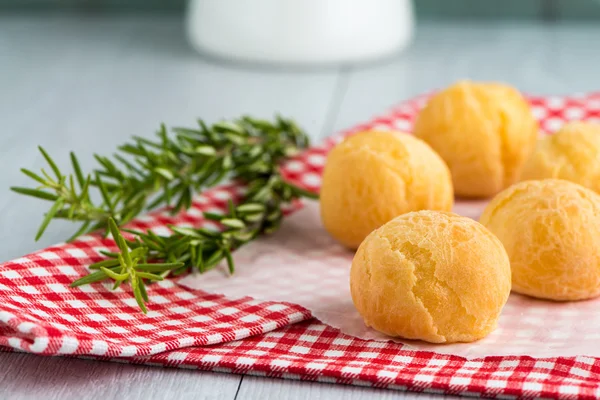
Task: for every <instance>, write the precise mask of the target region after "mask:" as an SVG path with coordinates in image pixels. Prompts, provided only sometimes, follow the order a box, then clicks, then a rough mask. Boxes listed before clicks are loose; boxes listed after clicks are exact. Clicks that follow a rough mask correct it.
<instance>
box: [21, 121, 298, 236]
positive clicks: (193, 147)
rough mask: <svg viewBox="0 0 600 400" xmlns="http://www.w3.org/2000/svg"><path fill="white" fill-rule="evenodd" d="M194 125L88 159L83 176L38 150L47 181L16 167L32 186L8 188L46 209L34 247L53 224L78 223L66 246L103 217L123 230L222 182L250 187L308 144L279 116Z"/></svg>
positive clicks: (77, 167) (181, 205) (100, 223)
mask: <svg viewBox="0 0 600 400" xmlns="http://www.w3.org/2000/svg"><path fill="white" fill-rule="evenodd" d="M198 125H199V127H198V128H196V129H187V128H174V129H173V133H174V134H173V135H169V134H168V133H167V129H166V127H165V126H164V125H162V126H161V128H160V130H159V131H158V133H157V140H154V141H152V140H149V139H146V138H141V137H135V138H134V140H133V142H131V143H126V144H124V145H122V146H120V147H119V151H118V152H117V153H116V154H115V155H114V156H113V157H112V159H111V158H109V157H104V156H100V155H95V156H94V157H95V158H96V160H97V162H98V164H99V166H98V167H97V168H96V169H94V170H93V171H92V172H91V173H89V174H87V175H85V174H84V173H83V172H82V169H81V166H80V164H79V161H78V159H77V157H76V156H75V154H73V153H71V164H72V168H73V173H71V174H68V175H67V174H64V173H63V172H62V171H61V170H60V169H59V168H58V167H57V165H56V163H55V162H54V160H53V159H52V158H51V157H50V156H49V155H48V153H47V152H46V151H45V150H44V149H43V148H42V147H40V148H39V149H40V152H41V153H42V155H43V156H44V158H45V159H46V162H47V163H48V166H49V167H50V169H51V170H52V172H53V175H54V176H51V175H50V174H48V173H47V172H46V171H45V170H44V169H42V171H41V174H36V173H34V172H32V171H30V170H28V169H25V168H23V169H22V170H21V171H22V172H23V173H24V174H25V175H27V176H28V177H29V178H31V179H33V180H34V181H36V182H37V183H38V184H39V186H38V187H37V188H25V187H12V188H11V189H12V190H13V191H15V192H17V193H21V194H24V195H28V196H33V197H37V198H40V199H43V200H48V201H51V202H53V204H52V206H51V208H50V210H49V211H48V213H47V214H46V216H45V218H44V220H43V222H42V224H41V226H40V228H39V230H38V233H37V235H36V240H38V239H39V238H40V237H41V236H42V235H43V233H44V231H45V230H46V228H47V226H48V224H49V223H50V221H51V220H52V219H56V218H62V219H68V220H71V221H80V222H81V226H80V227H79V229H78V230H77V232H75V234H74V235H73V237H72V238H71V239H74V238H76V237H77V236H79V235H82V234H85V233H88V232H91V231H94V230H97V229H100V228H104V229H107V228H108V220H109V218H112V219H114V220H115V222H116V223H117V224H118V225H123V224H125V223H127V222H129V221H131V220H132V219H133V218H135V217H136V216H138V215H140V213H142V212H144V211H147V210H151V209H155V208H157V207H160V206H165V205H170V206H173V208H172V212H173V213H176V212H177V211H179V210H181V209H186V208H189V207H190V205H191V202H192V195H193V194H194V193H197V192H200V191H201V190H202V189H206V188H209V187H212V186H215V185H216V184H218V183H219V182H222V181H223V180H224V179H226V178H234V179H240V180H242V181H245V182H252V181H254V180H255V179H256V178H259V177H263V176H265V175H271V174H273V173H274V167H276V166H277V165H278V164H279V163H280V162H281V161H282V160H283V158H285V157H287V156H290V155H293V154H295V153H297V152H298V151H299V150H300V149H302V148H305V147H306V146H307V145H308V138H307V136H306V134H305V133H304V132H303V131H302V130H301V129H299V128H298V127H297V125H296V124H295V123H294V122H293V121H291V120H286V119H283V118H280V117H277V118H276V120H275V121H274V122H269V121H263V120H258V119H254V118H250V117H242V118H240V119H238V120H235V121H233V122H227V121H225V122H219V123H216V124H213V125H212V126H210V127H208V126H207V125H206V124H205V123H204V122H202V121H198ZM275 169H276V168H275ZM92 190H95V191H97V192H98V193H99V195H100V196H99V197H100V198H101V201H100V202H99V203H98V202H94V201H92V196H91V194H90V192H91V191H92ZM107 232H108V231H107Z"/></svg>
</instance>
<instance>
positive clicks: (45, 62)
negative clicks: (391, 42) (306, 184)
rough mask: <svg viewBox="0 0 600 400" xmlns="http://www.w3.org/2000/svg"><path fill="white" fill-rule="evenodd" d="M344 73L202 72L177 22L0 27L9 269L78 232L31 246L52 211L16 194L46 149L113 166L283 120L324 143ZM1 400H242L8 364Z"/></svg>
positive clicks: (29, 362)
mask: <svg viewBox="0 0 600 400" xmlns="http://www.w3.org/2000/svg"><path fill="white" fill-rule="evenodd" d="M337 76H338V71H337V70H336V69H331V70H325V71H320V72H319V71H308V72H306V71H283V70H264V69H257V68H252V67H244V66H239V65H223V64H218V63H215V62H213V61H206V60H203V59H202V58H201V57H200V56H198V55H196V54H194V53H193V52H192V51H191V50H189V48H188V46H187V44H186V43H185V40H184V38H183V29H182V26H181V21H179V20H178V19H176V18H131V17H129V18H114V17H111V18H93V17H82V16H77V17H72V18H68V17H53V16H39V17H28V16H26V17H15V16H10V17H8V16H4V17H2V16H0V87H1V88H2V90H1V91H0V120H1V121H2V132H1V133H0V149H2V150H3V153H2V162H3V166H4V170H3V173H2V174H1V175H0V188H2V190H1V191H0V212H1V213H2V215H3V219H2V224H1V225H0V243H1V246H0V260H7V259H11V258H14V257H18V256H20V255H22V254H25V253H28V252H31V251H34V250H36V249H39V248H42V247H45V246H47V245H50V244H54V243H56V242H58V241H60V240H62V239H64V238H65V237H67V236H68V235H69V233H70V232H72V228H71V226H70V225H69V224H60V223H58V224H56V223H55V224H53V226H51V228H50V230H49V231H48V232H47V234H46V236H45V237H44V238H43V239H42V240H41V241H40V242H38V243H34V242H33V236H34V234H35V231H36V230H37V225H38V224H39V222H40V221H41V218H42V215H43V213H44V211H45V210H46V205H45V204H43V203H42V202H40V201H36V200H34V199H26V198H23V197H21V196H17V195H15V194H12V193H9V192H8V190H7V188H8V187H9V186H11V185H24V184H26V183H27V181H26V178H25V177H24V176H22V175H21V174H20V173H19V172H18V169H19V167H29V168H32V169H37V168H39V167H42V166H43V162H42V158H41V156H40V155H39V153H38V152H37V149H36V146H37V145H38V144H41V145H43V146H44V147H46V149H47V150H48V151H49V152H50V153H51V154H52V155H53V156H54V157H55V159H56V161H57V162H58V163H59V164H60V165H61V166H65V165H67V160H68V151H69V150H73V151H75V152H76V153H77V154H78V156H79V157H80V159H81V161H82V164H83V166H84V168H86V167H88V168H89V167H91V165H92V162H93V161H92V153H94V152H97V153H99V154H110V153H111V152H112V151H113V150H114V149H115V147H116V146H117V145H118V144H121V143H122V142H123V141H124V140H126V139H127V138H128V137H129V136H131V135H134V134H135V135H140V136H151V135H152V134H153V132H154V130H155V129H156V128H157V127H158V125H159V123H160V122H161V121H165V122H167V123H168V124H175V125H184V126H185V125H193V124H194V121H195V118H197V117H202V118H204V119H206V120H208V121H215V120H218V119H221V118H232V117H236V116H239V115H241V114H251V115H254V116H257V117H263V118H270V117H272V116H273V115H274V113H276V112H279V113H281V114H282V115H284V116H291V117H293V118H295V119H296V120H297V121H298V122H299V123H300V124H301V125H302V126H303V127H304V128H305V129H307V131H308V132H309V133H310V134H311V135H312V136H315V137H317V136H319V135H320V134H321V130H322V128H323V126H324V124H325V122H326V119H327V117H328V109H329V108H330V104H331V101H332V98H333V93H334V89H335V86H336V83H337ZM0 365H1V366H2V367H1V368H0V387H1V388H2V389H1V390H0V398H3V396H5V395H9V397H10V398H11V399H13V398H14V399H20V398H25V399H28V398H32V399H33V398H47V399H70V398H77V399H82V398H102V397H104V398H116V397H119V398H144V399H147V398H157V399H162V398H194V399H198V398H211V399H213V398H214V399H221V398H222V399H233V398H234V395H235V391H236V390H237V388H238V383H239V381H240V379H241V378H240V377H239V376H235V375H220V374H211V373H204V372H200V371H187V370H180V369H161V368H153V367H140V366H130V365H121V364H111V363H99V362H94V361H82V360H72V359H62V358H43V357H37V356H31V355H15V354H7V353H0Z"/></svg>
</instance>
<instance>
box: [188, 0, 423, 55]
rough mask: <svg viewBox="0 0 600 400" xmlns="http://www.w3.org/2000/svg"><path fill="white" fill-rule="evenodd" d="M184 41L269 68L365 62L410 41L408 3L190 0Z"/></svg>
mask: <svg viewBox="0 0 600 400" xmlns="http://www.w3.org/2000/svg"><path fill="white" fill-rule="evenodd" d="M186 19H187V21H186V29H187V34H188V39H189V41H190V43H191V44H192V46H194V48H196V49H197V50H198V51H200V52H202V53H208V54H210V55H214V56H217V57H220V58H227V59H233V60H240V61H249V62H259V63H271V64H273V63H274V64H337V63H350V62H361V61H368V60H372V59H376V58H380V57H384V56H387V55H390V54H393V53H395V52H398V51H400V50H402V49H403V48H404V47H406V46H407V45H408V43H409V42H410V40H411V38H412V33H413V28H414V16H413V7H412V0H190V2H189V4H188V10H187V16H186Z"/></svg>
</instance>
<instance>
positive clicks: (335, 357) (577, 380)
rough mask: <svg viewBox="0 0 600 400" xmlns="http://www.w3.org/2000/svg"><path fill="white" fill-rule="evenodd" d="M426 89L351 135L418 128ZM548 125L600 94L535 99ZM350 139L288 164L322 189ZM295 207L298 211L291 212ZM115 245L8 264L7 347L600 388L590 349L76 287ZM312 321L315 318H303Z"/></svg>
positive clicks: (232, 368) (220, 192) (292, 375)
mask: <svg viewBox="0 0 600 400" xmlns="http://www.w3.org/2000/svg"><path fill="white" fill-rule="evenodd" d="M424 101H425V97H421V98H417V99H414V100H411V101H408V102H405V103H403V104H401V105H399V106H398V107H396V108H394V109H392V110H391V111H390V112H389V113H388V114H386V115H383V116H381V117H377V118H374V119H373V120H372V121H370V122H369V123H367V124H362V125H359V126H357V127H355V128H353V129H351V130H348V131H347V132H344V134H350V133H353V132H356V131H359V130H363V129H371V128H381V129H399V130H410V129H411V126H412V122H413V120H414V117H415V115H416V112H417V111H418V109H419V108H420V106H421V105H422V104H423V102H424ZM530 101H531V104H532V107H533V112H534V114H535V115H536V117H538V118H539V119H540V122H541V127H542V129H543V130H544V131H553V130H555V129H557V128H558V127H559V126H560V125H561V124H563V123H564V122H565V121H567V120H571V119H584V120H592V121H594V120H595V121H596V122H600V94H592V95H586V96H574V97H531V98H530ZM340 138H341V136H338V137H335V138H332V139H330V140H328V141H326V142H325V143H324V144H323V145H322V146H318V147H314V148H312V149H310V150H309V151H307V152H306V153H304V154H302V155H301V156H300V157H298V158H297V159H295V160H292V161H290V162H288V163H287V164H286V165H285V166H284V172H285V174H286V176H287V177H288V178H289V179H291V180H293V181H295V182H296V183H298V184H300V185H302V186H304V187H306V188H308V189H310V190H315V191H316V190H318V189H319V186H320V175H321V172H322V167H323V165H324V161H325V156H326V153H327V151H328V150H329V149H330V148H331V146H332V145H333V144H335V143H336V142H337V141H339V140H340ZM241 192H242V189H241V188H239V187H237V186H235V185H229V186H223V187H220V188H217V189H215V190H212V191H210V192H208V193H206V194H205V195H203V196H199V197H198V198H197V199H196V200H195V202H194V204H193V207H192V208H191V209H190V210H188V211H187V212H186V213H184V214H181V215H177V216H175V217H171V216H169V215H168V214H166V213H160V212H159V213H154V214H150V215H148V216H145V217H141V218H139V219H138V220H136V221H135V222H134V223H133V224H132V227H135V228H138V229H153V230H155V231H156V232H161V231H164V230H165V229H166V228H165V226H166V225H167V224H175V225H179V226H204V227H208V228H210V227H213V228H217V227H216V226H212V225H211V223H210V222H209V221H204V220H203V219H202V215H201V211H205V210H210V209H223V207H224V206H225V203H226V201H227V200H228V199H229V198H232V197H233V198H236V197H238V196H239V195H240V193H241ZM290 211H293V210H290ZM100 249H108V250H111V249H114V243H113V242H112V241H111V240H108V239H102V238H101V237H99V236H95V235H92V236H86V237H84V238H81V239H80V240H77V241H76V242H74V243H71V244H62V245H58V246H54V247H50V248H47V249H44V250H42V251H39V252H36V253H34V254H31V255H28V256H25V257H23V258H20V259H17V260H14V261H11V262H8V263H5V264H2V265H1V266H0V346H3V347H4V348H5V349H6V350H16V351H27V352H33V353H39V354H43V355H75V356H85V357H95V358H102V359H118V360H120V361H123V360H125V361H127V362H132V363H144V364H155V365H163V366H175V367H184V368H199V369H204V370H214V371H225V372H233V373H250V374H255V375H267V376H275V377H282V378H289V379H302V380H315V381H323V382H335V383H343V384H355V385H367V386H377V387H387V388H391V389H400V390H413V391H428V392H437V393H449V394H462V395H478V396H486V397H510V398H512V397H528V398H533V397H552V398H558V397H560V398H597V397H600V360H599V359H594V358H588V357H576V358H553V359H534V358H531V357H487V358H484V359H480V360H469V361H467V360H465V359H463V358H460V357H455V356H448V355H441V354H436V353H431V352H424V351H409V350H406V349H403V348H402V345H399V344H395V343H385V342H373V341H365V340H360V339H355V338H352V337H350V336H346V335H343V334H341V333H340V332H339V331H337V330H335V329H333V328H330V327H328V326H326V325H323V324H321V323H319V322H318V321H316V320H314V319H311V315H310V313H309V312H308V311H307V310H305V309H303V308H302V307H299V306H296V305H293V304H284V303H277V302H263V301H256V300H253V299H251V298H247V297H245V298H237V299H232V298H225V297H223V296H219V295H214V294H207V293H204V292H202V291H197V290H190V289H187V288H184V287H181V286H179V285H177V283H176V281H173V280H171V281H166V282H161V283H159V284H155V285H152V286H151V289H150V290H149V296H150V300H151V305H150V312H149V313H148V314H147V315H143V314H141V313H139V312H138V311H137V308H136V307H137V306H136V304H135V301H134V300H133V299H132V296H131V293H130V288H128V287H124V288H122V289H120V290H118V291H116V292H111V291H109V286H107V285H106V284H103V283H97V284H93V285H89V286H84V287H81V288H75V289H71V288H69V287H68V285H69V283H71V282H72V281H73V280H74V279H76V278H78V277H80V276H83V275H84V274H85V272H86V270H85V265H88V264H90V263H92V262H95V261H98V260H99V259H100V258H101V257H99V256H98V250H100ZM301 321H305V322H301ZM297 322H301V323H297Z"/></svg>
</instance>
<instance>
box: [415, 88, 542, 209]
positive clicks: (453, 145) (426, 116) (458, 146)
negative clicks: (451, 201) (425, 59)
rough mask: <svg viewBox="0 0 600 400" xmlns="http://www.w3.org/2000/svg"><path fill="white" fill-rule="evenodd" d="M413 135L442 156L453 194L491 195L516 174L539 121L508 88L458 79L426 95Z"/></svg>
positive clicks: (470, 195)
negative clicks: (449, 176) (459, 80)
mask: <svg viewBox="0 0 600 400" xmlns="http://www.w3.org/2000/svg"><path fill="white" fill-rule="evenodd" d="M414 134H415V136H416V137H418V138H420V139H423V140H424V141H426V142H427V143H429V145H430V146H431V147H432V148H433V149H434V150H435V151H437V152H438V154H440V156H441V157H442V158H443V159H444V161H446V163H447V164H448V167H449V168H450V171H451V172H452V180H453V184H454V190H455V193H456V194H457V195H459V196H464V197H490V196H492V195H494V194H496V193H498V192H499V191H501V190H502V189H504V188H506V187H508V186H509V185H511V184H513V183H514V182H516V181H517V180H518V179H519V176H520V174H521V170H522V168H523V164H524V163H525V162H526V160H527V158H528V157H529V155H530V154H531V152H532V151H533V148H534V146H535V143H536V139H537V135H538V123H537V121H536V120H535V118H534V117H533V114H532V113H531V109H530V107H529V104H528V103H527V101H525V99H524V98H523V96H522V95H521V94H520V93H519V92H518V91H517V90H515V89H513V88H512V87H510V86H507V85H502V84H498V83H486V82H470V81H461V82H458V83H456V84H454V85H452V86H450V87H448V88H446V89H444V90H442V91H440V92H439V93H437V94H435V95H434V96H433V97H432V98H431V99H430V100H429V102H428V103H427V105H426V106H425V107H424V108H423V110H422V111H421V112H420V113H419V115H418V116H417V120H416V122H415V127H414Z"/></svg>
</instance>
